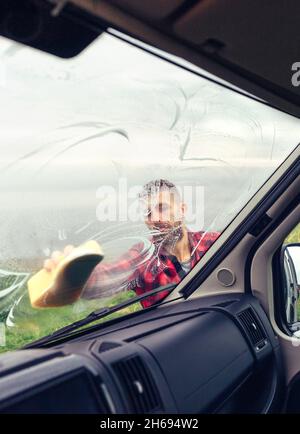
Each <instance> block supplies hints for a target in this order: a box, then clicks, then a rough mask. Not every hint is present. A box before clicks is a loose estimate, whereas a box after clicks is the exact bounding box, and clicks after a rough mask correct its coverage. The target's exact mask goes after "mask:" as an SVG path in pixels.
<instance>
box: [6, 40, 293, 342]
mask: <svg viewBox="0 0 300 434" xmlns="http://www.w3.org/2000/svg"><path fill="white" fill-rule="evenodd" d="M0 58H1V65H0V95H1V108H0V147H1V153H0V177H1V178H0V179H1V182H0V197H1V213H0V240H1V241H0V242H1V249H0V321H1V322H2V323H3V324H4V325H5V330H6V345H5V346H2V347H0V350H1V348H2V349H3V350H6V349H10V348H15V347H19V346H22V345H23V344H25V343H27V342H30V341H32V340H34V339H36V338H38V337H40V336H43V335H45V334H48V333H50V332H51V331H53V330H55V329H58V328H60V327H62V326H64V325H66V324H68V323H71V322H73V321H75V320H76V319H78V318H80V317H83V316H85V315H86V314H87V313H89V312H90V311H91V310H93V309H96V308H99V307H101V306H102V305H108V304H112V303H118V302H119V301H122V300H123V299H125V298H128V297H132V296H134V295H135V293H134V291H132V290H130V288H128V285H127V283H128V280H129V279H130V276H131V274H132V271H133V270H134V269H136V268H137V267H139V266H140V265H141V264H143V263H147V261H149V258H152V257H153V252H154V247H153V243H152V242H151V237H150V236H151V235H155V228H154V229H153V231H154V232H153V233H151V230H149V227H147V225H145V222H144V219H145V218H147V216H145V209H143V207H141V206H140V201H139V200H138V199H137V196H138V194H139V192H140V190H141V188H142V186H143V185H144V184H145V183H147V182H148V181H151V180H153V179H167V180H169V181H171V182H172V183H174V184H175V185H176V187H177V188H178V190H179V192H180V195H181V197H182V199H183V201H184V202H185V204H186V210H185V221H186V225H187V227H188V228H189V230H190V231H193V232H197V231H203V232H204V233H205V232H211V231H216V232H222V230H223V229H224V228H225V227H226V226H227V225H228V223H229V222H230V221H231V220H232V219H233V218H234V217H235V216H236V214H237V213H238V212H239V211H240V210H241V208H242V207H243V206H244V205H245V204H246V202H247V201H248V200H249V199H250V198H251V197H252V196H253V194H254V193H255V192H256V191H257V190H258V189H259V188H260V187H261V186H262V185H263V183H264V182H265V181H266V180H267V179H268V177H269V176H270V175H271V174H272V173H273V172H274V170H275V169H276V168H277V167H278V166H279V165H280V164H281V163H282V161H283V160H284V159H285V158H286V157H287V156H288V155H289V153H290V152H291V151H292V150H293V149H294V148H295V146H296V145H297V143H298V141H299V135H300V125H299V121H298V120H297V119H295V118H293V117H291V116H289V115H287V114H284V113H281V112H279V111H276V110H274V109H272V108H270V107H268V106H266V105H264V104H261V103H259V102H257V101H255V100H253V99H249V98H247V97H246V96H243V95H240V94H237V93H235V92H233V91H231V90H228V89H225V88H223V87H222V86H220V85H218V84H215V83H212V82H210V81H207V80H206V79H205V78H201V77H199V76H197V74H194V73H191V72H188V71H186V70H184V69H182V68H180V67H179V66H175V65H172V64H170V63H168V62H167V61H164V60H162V59H160V58H157V57H155V56H153V55H151V54H149V53H146V52H144V51H142V50H141V49H138V48H136V47H133V46H130V45H129V44H126V43H125V42H122V41H120V40H118V39H116V38H114V37H112V36H110V35H102V36H101V37H99V39H98V40H96V41H95V42H94V43H93V44H92V45H91V46H90V47H88V48H87V49H86V50H85V51H84V52H83V53H81V54H80V55H79V56H77V57H75V58H73V59H70V60H62V59H59V58H56V57H54V56H50V55H48V54H45V53H42V52H39V51H35V50H33V49H30V48H27V47H23V46H21V45H18V44H16V43H14V42H12V41H9V40H6V39H3V38H2V39H0ZM156 209H157V208H156ZM162 209H163V210H164V211H166V210H167V206H166V205H163V206H162ZM146 214H147V212H146ZM90 239H93V240H96V241H97V242H99V243H100V244H101V246H102V249H103V251H104V255H105V257H104V261H103V264H110V263H111V262H114V261H117V260H118V258H120V257H122V256H123V255H126V252H128V251H129V250H130V249H131V248H132V247H134V246H138V248H139V250H138V256H137V258H136V260H135V262H134V263H133V265H132V269H131V268H128V269H127V270H125V271H124V270H120V271H116V273H114V276H113V277H111V280H110V281H109V282H106V284H107V286H106V289H105V288H104V289H103V291H102V293H101V294H100V296H99V297H97V298H94V299H83V298H80V299H79V300H78V301H77V302H76V303H74V304H72V305H70V306H66V307H61V308H53V309H47V308H46V309H34V308H32V306H31V305H30V302H29V298H28V291H27V281H28V279H29V278H30V276H32V275H33V274H34V273H36V272H37V271H38V270H40V269H41V267H42V266H43V262H44V260H45V259H46V258H47V257H48V256H49V255H50V254H51V252H52V251H54V250H62V249H63V248H64V247H65V246H66V245H67V244H72V245H74V246H78V245H80V244H82V243H84V242H85V241H87V240H90ZM157 261H158V262H157V266H158V267H160V266H161V264H160V263H159V261H160V259H159V258H158V257H157ZM104 286H105V285H104ZM140 308H141V307H140V306H134V307H133V308H132V309H140Z"/></svg>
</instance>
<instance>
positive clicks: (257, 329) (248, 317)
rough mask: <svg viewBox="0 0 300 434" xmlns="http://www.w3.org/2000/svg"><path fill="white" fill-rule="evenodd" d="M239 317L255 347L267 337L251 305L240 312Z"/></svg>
mask: <svg viewBox="0 0 300 434" xmlns="http://www.w3.org/2000/svg"><path fill="white" fill-rule="evenodd" d="M238 318H239V320H240V321H241V323H242V325H243V327H244V329H245V331H246V332H247V335H248V336H249V338H250V340H251V342H252V344H253V345H254V346H255V347H256V346H257V345H259V344H260V343H262V342H263V341H264V340H265V339H266V334H265V332H264V330H263V328H262V326H261V325H260V323H259V321H258V319H257V318H256V316H255V313H254V311H253V310H252V308H250V307H249V308H247V309H245V310H243V311H242V312H240V313H239V314H238Z"/></svg>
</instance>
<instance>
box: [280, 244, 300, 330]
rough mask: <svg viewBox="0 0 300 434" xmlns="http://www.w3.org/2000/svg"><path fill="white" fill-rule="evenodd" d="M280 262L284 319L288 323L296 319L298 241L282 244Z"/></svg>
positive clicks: (299, 267)
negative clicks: (282, 277) (284, 310)
mask: <svg viewBox="0 0 300 434" xmlns="http://www.w3.org/2000/svg"><path fill="white" fill-rule="evenodd" d="M282 262H283V263H282V268H283V269H282V272H283V276H284V279H283V280H284V282H283V284H284V299H285V309H286V319H287V322H288V323H289V324H293V323H295V322H297V321H298V299H299V291H300V243H293V244H286V245H284V246H283V248H282ZM299 309H300V306H299Z"/></svg>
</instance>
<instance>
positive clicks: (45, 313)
mask: <svg viewBox="0 0 300 434" xmlns="http://www.w3.org/2000/svg"><path fill="white" fill-rule="evenodd" d="M295 242H299V243H300V224H298V225H297V226H296V227H295V229H294V230H293V231H292V232H291V233H290V234H289V235H288V237H287V238H286V239H285V243H295ZM10 279H11V277H5V278H4V277H2V278H0V291H1V289H5V288H7V287H8V286H9V284H10V283H11V282H10ZM19 296H21V302H19V303H18V306H17V308H16V309H15V316H14V318H13V322H14V325H13V326H10V327H5V340H6V343H5V346H0V352H5V351H10V350H15V349H18V348H21V347H23V346H24V345H26V344H28V343H30V342H33V341H35V340H37V339H39V338H41V337H43V336H46V335H48V334H50V333H53V332H54V331H56V330H58V329H60V328H61V327H64V326H66V325H68V324H70V323H72V322H74V321H77V320H79V319H81V318H84V317H85V316H86V315H88V314H89V313H90V312H92V311H93V310H96V309H99V308H101V307H104V306H113V305H116V304H118V303H121V302H122V301H125V300H127V299H129V298H131V297H134V296H135V293H134V292H133V291H125V292H122V293H120V294H118V295H116V296H115V297H112V298H110V299H95V300H79V301H77V302H76V303H74V304H72V305H70V306H65V307H60V308H48V309H33V308H32V307H31V305H30V302H29V297H28V294H27V289H26V287H23V288H20V290H18V295H17V297H16V295H13V296H9V297H8V298H6V300H7V301H6V306H7V307H6V308H5V307H3V306H2V305H1V304H0V322H1V321H2V322H4V323H5V320H6V317H7V314H8V312H9V309H10V308H11V307H12V305H13V303H15V302H16V299H17V298H18V297H19ZM140 309H141V305H140V303H135V304H134V305H132V306H130V307H128V308H126V309H123V310H122V311H120V312H116V313H114V314H111V315H109V316H107V317H105V318H103V319H102V320H100V321H99V322H104V321H108V320H110V319H113V318H116V317H119V316H123V315H124V314H128V313H131V312H135V311H138V310H140ZM298 318H299V319H300V300H298Z"/></svg>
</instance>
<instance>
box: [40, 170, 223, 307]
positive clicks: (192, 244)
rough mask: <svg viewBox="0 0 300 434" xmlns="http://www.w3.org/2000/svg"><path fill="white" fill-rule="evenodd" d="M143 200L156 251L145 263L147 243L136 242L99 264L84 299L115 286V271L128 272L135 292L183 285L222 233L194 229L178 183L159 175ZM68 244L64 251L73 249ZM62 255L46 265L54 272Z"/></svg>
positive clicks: (155, 299)
mask: <svg viewBox="0 0 300 434" xmlns="http://www.w3.org/2000/svg"><path fill="white" fill-rule="evenodd" d="M139 198H140V200H141V202H142V204H143V207H144V212H145V213H144V219H145V224H146V225H147V227H148V229H149V231H150V235H151V237H152V238H151V241H152V245H153V250H152V252H151V255H150V256H149V257H148V258H147V259H146V260H144V261H140V252H141V245H139V244H137V245H135V246H133V247H132V248H131V249H130V250H129V251H128V252H127V253H126V254H125V255H123V256H122V257H121V258H120V259H119V260H118V261H117V262H114V263H111V264H101V263H100V264H99V265H97V266H96V267H95V268H94V270H93V272H92V274H91V276H90V277H89V279H88V281H87V283H86V285H85V287H84V290H83V292H82V294H81V297H82V298H88V299H90V298H97V297H101V296H102V295H103V292H105V291H107V288H109V287H110V286H113V285H115V275H116V273H117V274H122V272H124V274H126V272H127V271H129V277H128V276H127V277H126V282H123V284H124V285H125V286H124V285H123V288H124V287H126V289H131V290H134V291H135V293H136V294H137V295H140V294H143V293H147V292H148V291H151V290H153V289H155V288H158V287H161V286H164V285H167V284H169V283H179V282H180V281H181V280H182V278H183V277H184V276H185V275H186V274H187V273H188V272H189V271H190V270H191V269H192V268H193V267H194V265H195V264H196V263H197V262H198V261H199V260H200V258H201V257H202V256H203V255H204V253H205V252H206V251H207V249H208V248H209V247H210V246H211V245H212V244H213V242H214V241H215V240H216V238H217V237H218V236H219V233H217V232H207V233H205V232H190V231H188V229H187V227H186V225H185V222H184V217H185V212H186V205H185V204H184V203H183V202H182V200H181V197H180V194H179V192H178V189H177V188H176V186H175V185H174V184H173V183H171V182H169V181H167V180H165V179H158V180H155V181H151V182H148V183H147V184H146V185H144V187H143V191H142V193H141V194H140V195H139ZM72 249H73V246H67V247H66V248H65V250H64V255H67V254H68V253H69V252H70V251H72ZM61 258H62V254H61V253H60V252H54V253H53V254H52V256H51V258H50V259H48V260H46V261H45V263H44V268H45V269H46V270H48V271H50V270H52V269H53V268H55V267H56V266H57V264H58V263H59V261H60V260H61ZM167 295H168V291H162V292H159V293H158V294H155V295H153V296H149V297H148V298H147V299H144V300H143V301H142V302H141V303H142V306H143V307H144V308H146V307H149V306H151V305H152V304H154V303H157V302H158V301H161V300H162V299H164V298H165V297H166V296H167Z"/></svg>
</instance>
